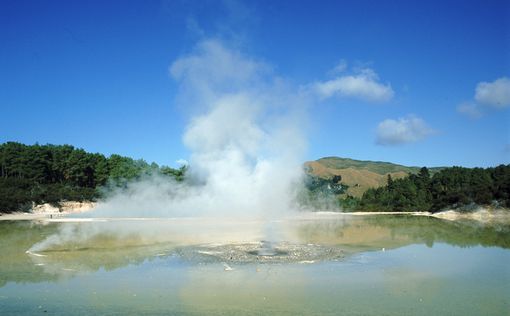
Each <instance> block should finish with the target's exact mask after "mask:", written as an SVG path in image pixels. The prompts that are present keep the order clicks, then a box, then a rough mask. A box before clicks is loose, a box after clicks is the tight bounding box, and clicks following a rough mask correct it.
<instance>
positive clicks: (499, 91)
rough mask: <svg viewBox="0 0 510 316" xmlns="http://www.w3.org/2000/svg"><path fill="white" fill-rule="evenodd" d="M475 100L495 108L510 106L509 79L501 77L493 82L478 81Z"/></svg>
mask: <svg viewBox="0 0 510 316" xmlns="http://www.w3.org/2000/svg"><path fill="white" fill-rule="evenodd" d="M475 100H476V102H477V103H479V104H483V105H487V106H490V107H494V108H497V109H503V108H506V107H508V106H510V79H509V78H507V77H501V78H499V79H496V80H494V81H493V82H480V83H478V85H476V90H475Z"/></svg>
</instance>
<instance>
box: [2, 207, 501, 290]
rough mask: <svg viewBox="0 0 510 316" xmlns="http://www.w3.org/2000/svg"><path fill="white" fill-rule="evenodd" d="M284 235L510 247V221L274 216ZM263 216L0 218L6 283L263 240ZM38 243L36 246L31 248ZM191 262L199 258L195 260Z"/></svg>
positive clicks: (340, 241)
mask: <svg viewBox="0 0 510 316" xmlns="http://www.w3.org/2000/svg"><path fill="white" fill-rule="evenodd" d="M272 227H273V228H272V229H273V230H278V231H279V233H278V238H280V239H282V240H285V241H289V242H294V243H302V244H320V245H331V246H335V247H340V248H341V249H344V250H345V251H346V252H347V253H350V254H355V253H359V252H363V251H371V250H382V249H392V248H399V247H402V246H405V245H410V244H416V243H418V244H426V245H427V246H429V247H432V246H433V245H434V243H438V242H440V243H447V244H450V245H454V246H461V247H466V246H477V245H481V246H484V247H500V248H505V249H508V248H510V226H509V225H503V224H501V225H498V224H492V225H484V224H480V223H477V222H469V221H465V222H450V221H445V220H441V219H435V218H429V217H422V216H336V217H334V218H327V219H321V218H313V219H310V218H308V219H306V218H304V219H303V218H301V219H292V220H286V221H281V222H277V223H273V224H272ZM266 231H267V229H266V227H265V226H264V225H261V223H260V222H241V221H221V222H219V221H218V222H214V221H209V220H204V221H200V220H190V219H187V220H181V221H175V220H172V221H170V220H168V221H165V220H156V221H107V222H84V223H40V222H39V223H38V222H0V249H1V250H2V256H0V287H2V286H4V285H5V284H6V283H8V282H15V283H27V282H29V283H37V282H44V281H52V282H53V281H58V280H62V279H66V278H71V277H74V276H76V275H79V274H87V273H92V272H96V271H99V270H105V271H112V270H115V269H118V268H121V267H126V266H129V265H139V264H141V263H143V262H147V261H151V260H158V258H159V259H161V258H168V257H171V258H174V259H175V260H180V259H179V257H178V253H179V252H178V251H176V249H179V248H180V247H184V246H187V247H188V246H193V245H200V244H204V243H207V244H211V243H239V242H253V241H260V240H262V239H264V238H265V236H266V235H265V234H266ZM29 249H32V250H34V254H32V255H30V254H27V253H26V251H27V250H29ZM191 264H195V263H193V262H191Z"/></svg>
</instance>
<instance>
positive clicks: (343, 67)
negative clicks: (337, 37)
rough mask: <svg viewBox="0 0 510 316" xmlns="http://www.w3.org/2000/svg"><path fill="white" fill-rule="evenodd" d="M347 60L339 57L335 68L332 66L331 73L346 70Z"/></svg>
mask: <svg viewBox="0 0 510 316" xmlns="http://www.w3.org/2000/svg"><path fill="white" fill-rule="evenodd" d="M347 66H348V65H347V61H346V60H345V59H341V60H340V61H339V62H338V64H336V66H335V68H333V70H332V73H341V72H344V71H346V70H347Z"/></svg>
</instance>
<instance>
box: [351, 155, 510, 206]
mask: <svg viewBox="0 0 510 316" xmlns="http://www.w3.org/2000/svg"><path fill="white" fill-rule="evenodd" d="M341 204H343V205H345V206H347V207H350V208H353V209H355V210H363V211H397V212H398V211H428V212H438V211H441V210H444V209H447V208H451V209H457V210H459V211H470V210H474V209H476V208H477V207H478V206H479V205H492V206H494V207H504V208H508V207H510V165H500V166H497V167H494V168H485V169H484V168H463V167H450V168H444V169H442V170H441V171H439V172H437V173H435V174H434V175H433V176H430V173H429V170H428V169H427V168H426V167H423V168H421V170H420V172H419V173H418V174H409V176H408V177H405V178H402V179H395V180H394V179H392V178H391V176H388V181H387V185H386V186H384V187H380V188H371V189H368V190H367V191H366V192H365V193H364V194H363V196H362V198H361V199H355V198H353V197H347V198H344V199H342V200H341Z"/></svg>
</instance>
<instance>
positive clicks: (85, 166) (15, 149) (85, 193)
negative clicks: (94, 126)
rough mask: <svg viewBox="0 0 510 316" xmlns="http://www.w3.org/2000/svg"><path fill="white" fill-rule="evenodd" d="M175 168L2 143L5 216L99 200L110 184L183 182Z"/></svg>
mask: <svg viewBox="0 0 510 316" xmlns="http://www.w3.org/2000/svg"><path fill="white" fill-rule="evenodd" d="M184 172H185V168H184V167H183V168H180V169H173V168H170V167H167V166H159V165H158V164H156V163H151V164H149V163H147V162H145V161H144V160H134V159H132V158H128V157H123V156H120V155H115V154H114V155H111V156H110V157H105V156H104V155H102V154H98V153H87V152H86V151H85V150H83V149H79V148H75V147H73V146H71V145H39V144H35V145H24V144H20V143H16V142H7V143H3V144H0V213H9V212H15V211H28V210H30V208H31V207H32V205H33V203H36V204H39V203H51V204H58V203H59V202H61V201H66V200H67V201H95V200H97V199H99V198H100V197H101V196H102V192H103V191H102V189H101V188H103V187H105V186H117V187H120V186H125V185H126V183H127V182H128V181H132V180H135V179H138V178H140V177H143V176H145V175H152V174H161V175H162V176H168V177H169V178H172V179H175V180H177V181H182V179H183V177H184Z"/></svg>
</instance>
